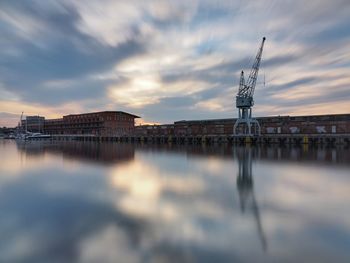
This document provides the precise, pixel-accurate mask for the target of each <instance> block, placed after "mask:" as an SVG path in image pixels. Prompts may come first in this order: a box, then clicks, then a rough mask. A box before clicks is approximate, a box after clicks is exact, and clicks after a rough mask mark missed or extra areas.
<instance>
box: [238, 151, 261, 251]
mask: <svg viewBox="0 0 350 263" xmlns="http://www.w3.org/2000/svg"><path fill="white" fill-rule="evenodd" d="M237 158H238V176H237V189H238V194H239V201H240V207H241V211H242V213H244V212H245V211H246V210H247V209H251V211H252V212H253V215H254V218H255V221H256V225H257V229H258V234H259V238H260V241H261V244H262V247H263V249H264V251H266V250H267V241H266V237H265V233H264V230H263V227H262V224H261V219H260V212H259V207H258V204H257V202H256V199H255V195H254V189H253V175H252V154H251V149H250V148H247V147H244V148H241V149H239V151H238V152H237Z"/></svg>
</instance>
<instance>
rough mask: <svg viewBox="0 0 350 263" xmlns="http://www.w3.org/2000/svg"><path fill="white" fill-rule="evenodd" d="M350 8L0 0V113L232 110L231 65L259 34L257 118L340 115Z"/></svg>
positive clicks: (169, 117)
mask: <svg viewBox="0 0 350 263" xmlns="http://www.w3.org/2000/svg"><path fill="white" fill-rule="evenodd" d="M349 12H350V5H349V4H348V2H347V1H345V0H337V1H332V2H330V1H326V0H317V1H312V2H307V3H305V2H304V1H284V2H280V1H272V0H265V1H259V2H257V1H244V2H242V1H224V0H222V1H221V0H218V1H207V0H198V1H190V2H189V1H182V0H181V1H175V2H174V1H166V0H164V1H163V0H155V1H151V0H149V1H142V2H140V1H134V0H129V1H112V0H105V1H97V0H89V1H84V2H82V1H77V0H64V1H55V0H52V1H36V0H32V1H16V2H13V1H2V2H1V3H0V33H1V35H2V36H3V37H2V39H1V41H0V95H1V101H2V103H1V105H0V111H1V112H5V113H12V114H20V112H21V111H22V110H23V111H25V113H27V114H31V113H32V112H37V113H39V114H42V115H46V116H47V117H50V116H54V115H55V116H61V115H62V114H66V113H68V111H70V110H73V109H75V110H79V111H92V110H107V109H108V110H111V109H116V110H126V111H130V112H133V113H135V114H138V115H141V116H142V117H143V119H144V120H145V121H147V122H172V121H174V120H178V119H195V118H226V117H235V116H236V109H235V105H234V97H235V94H236V92H237V89H238V77H239V72H240V70H241V69H243V70H245V72H246V74H247V75H248V73H249V70H250V66H251V64H252V61H253V58H254V56H255V54H256V51H257V48H258V45H259V43H260V41H261V38H262V37H263V36H266V37H267V42H266V47H265V50H264V54H263V61H262V68H261V71H260V77H259V80H258V86H257V88H256V96H255V101H256V103H255V108H254V112H255V115H259V116H261V115H272V114H295V113H298V114H321V113H344V112H349V111H350V103H349V102H350V88H349V84H350V80H349V77H348V72H349V67H350V64H349V59H350V55H349V54H350V45H349V43H350V42H349V39H350V31H349V30H348V25H349V24H350V18H349V16H348V14H349ZM264 79H265V85H263V82H264ZM335 103H336V104H337V105H339V106H337V107H334V106H333V107H332V105H334V104H335ZM66 105H70V106H69V107H66ZM306 108H307V110H306ZM28 109H29V110H28ZM330 109H331V112H329V110H330ZM54 111H57V112H55V113H54ZM4 116H5V115H4ZM10 123H12V125H15V124H16V123H14V122H13V121H12V120H11V119H8V118H6V117H2V118H1V121H0V126H1V125H3V124H6V125H9V124H10Z"/></svg>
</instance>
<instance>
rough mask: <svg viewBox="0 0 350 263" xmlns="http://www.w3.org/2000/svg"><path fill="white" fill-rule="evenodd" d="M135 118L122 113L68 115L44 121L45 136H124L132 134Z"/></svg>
mask: <svg viewBox="0 0 350 263" xmlns="http://www.w3.org/2000/svg"><path fill="white" fill-rule="evenodd" d="M135 118H139V116H136V115H133V114H130V113H127V112H123V111H101V112H91V113H82V114H70V115H66V116H63V118H61V119H48V120H45V124H44V130H45V133H47V134H52V135H54V134H66V135H79V134H80V135H95V136H124V135H129V134H132V133H133V132H134V127H135Z"/></svg>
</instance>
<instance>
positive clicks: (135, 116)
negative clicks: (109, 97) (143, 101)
mask: <svg viewBox="0 0 350 263" xmlns="http://www.w3.org/2000/svg"><path fill="white" fill-rule="evenodd" d="M98 113H99V114H101V113H122V114H126V115H130V116H132V117H134V118H141V117H140V116H137V115H134V114H131V113H128V112H124V111H97V112H86V113H76V114H69V115H65V116H64V117H67V116H76V115H88V114H98Z"/></svg>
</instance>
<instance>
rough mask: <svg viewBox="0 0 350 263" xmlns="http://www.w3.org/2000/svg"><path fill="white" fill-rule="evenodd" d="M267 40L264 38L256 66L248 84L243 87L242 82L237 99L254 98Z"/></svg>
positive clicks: (256, 59) (255, 61) (257, 55)
mask: <svg viewBox="0 0 350 263" xmlns="http://www.w3.org/2000/svg"><path fill="white" fill-rule="evenodd" d="M265 39H266V38H265V37H263V40H262V42H261V45H260V48H259V50H258V53H257V54H256V57H255V60H254V64H253V66H252V69H251V71H250V74H249V77H248V80H247V83H243V85H241V82H240V85H239V90H238V95H237V97H244V98H253V95H254V90H255V85H256V80H257V78H258V72H259V67H260V61H261V56H262V52H263V48H264V43H265ZM241 77H242V75H241Z"/></svg>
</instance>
